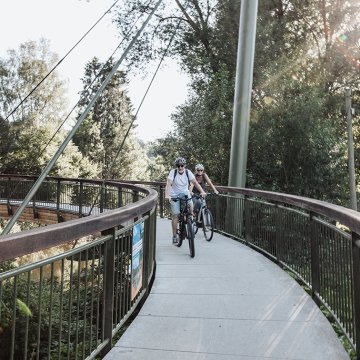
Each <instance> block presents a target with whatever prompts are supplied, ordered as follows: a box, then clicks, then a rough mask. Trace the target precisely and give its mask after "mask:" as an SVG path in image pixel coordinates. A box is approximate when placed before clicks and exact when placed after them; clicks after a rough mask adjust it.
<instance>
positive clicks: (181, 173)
mask: <svg viewBox="0 0 360 360" xmlns="http://www.w3.org/2000/svg"><path fill="white" fill-rule="evenodd" d="M175 166H176V169H172V170H170V172H169V175H168V177H167V181H166V187H165V199H168V200H169V201H170V206H171V227H172V233H173V243H174V244H176V243H177V242H178V238H177V234H176V228H177V224H178V221H179V219H178V216H179V214H180V201H173V200H172V198H176V197H180V198H183V197H185V196H188V197H190V191H189V185H190V184H191V185H192V187H195V188H196V189H197V190H198V191H199V193H200V194H201V196H203V197H205V196H206V193H205V191H204V190H203V188H202V187H201V186H200V185H199V183H198V182H197V181H196V179H195V176H194V174H193V173H192V172H191V171H190V170H188V169H185V166H186V160H185V159H184V158H182V157H178V158H177V159H176V160H175ZM190 204H191V205H190V206H191V207H192V203H191V202H190Z"/></svg>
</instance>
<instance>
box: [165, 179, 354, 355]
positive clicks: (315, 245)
mask: <svg viewBox="0 0 360 360" xmlns="http://www.w3.org/2000/svg"><path fill="white" fill-rule="evenodd" d="M217 188H218V190H221V195H220V196H217V197H211V198H209V200H208V205H209V207H210V209H211V210H212V213H213V215H214V220H215V227H216V231H218V232H220V233H223V234H224V235H227V236H230V237H232V238H234V239H236V240H238V241H241V242H243V243H245V244H247V245H248V246H250V247H251V248H253V249H255V250H257V251H259V252H261V253H262V254H264V255H265V256H267V257H269V258H270V259H272V260H273V261H275V262H276V263H277V264H278V265H279V266H281V267H282V268H284V269H287V270H289V271H291V272H292V273H293V274H295V275H296V277H297V278H298V279H299V280H300V281H301V282H302V283H303V284H304V285H306V287H308V288H309V289H310V293H311V295H312V297H313V299H314V301H315V302H316V303H317V304H318V305H319V306H320V305H322V306H324V307H325V308H326V309H327V310H328V312H330V314H331V315H332V317H333V319H334V320H335V321H336V322H337V324H338V326H339V327H340V329H341V330H342V332H343V334H344V335H345V336H346V338H347V339H348V342H349V344H350V345H351V346H352V347H353V349H354V351H355V352H356V353H357V359H360V351H359V349H360V213H358V212H356V211H354V210H351V209H347V208H344V207H341V206H337V205H333V204H330V203H326V202H323V201H317V200H313V199H309V198H304V197H299V196H292V195H288V194H280V193H273V192H267V191H261V190H252V189H239V188H230V187H225V186H217ZM158 191H159V193H160V194H161V193H163V189H161V190H160V189H159V190H158ZM163 199H164V198H163V197H162V200H163ZM159 205H160V209H162V213H161V216H167V214H168V213H167V206H166V203H165V202H164V203H163V204H162V205H161V204H159Z"/></svg>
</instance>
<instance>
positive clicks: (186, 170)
mask: <svg viewBox="0 0 360 360" xmlns="http://www.w3.org/2000/svg"><path fill="white" fill-rule="evenodd" d="M185 173H186V176H187V178H188V183H189V185H190V180H189V173H188V169H185ZM176 174H177V169H175V171H174V178H173V181H174V180H175V176H176Z"/></svg>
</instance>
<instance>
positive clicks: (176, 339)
mask: <svg viewBox="0 0 360 360" xmlns="http://www.w3.org/2000/svg"><path fill="white" fill-rule="evenodd" d="M195 247H196V255H195V258H193V259H192V258H190V256H189V247H188V244H187V242H184V244H183V245H182V247H181V248H177V247H175V246H173V245H172V244H171V232H170V221H169V220H165V219H158V225H157V255H156V259H157V271H156V279H155V282H154V285H153V288H152V290H151V293H150V295H149V297H148V298H147V300H146V302H145V304H144V306H143V307H142V309H141V311H140V313H139V314H138V316H137V317H136V319H135V320H134V321H133V322H132V324H131V325H130V327H129V328H128V329H127V330H126V332H125V333H124V335H123V336H122V337H121V339H120V340H119V341H118V343H117V344H116V345H115V347H114V348H113V349H112V350H111V351H110V353H109V354H108V355H107V356H106V357H105V359H106V360H114V359H119V360H123V359H126V360H235V359H238V360H260V359H304V360H305V359H306V360H310V359H314V360H322V359H324V360H325V359H326V360H331V359H334V360H342V359H349V357H348V355H347V353H346V352H345V350H344V349H343V347H342V345H341V343H340V341H339V340H338V338H337V336H336V334H335V332H334V331H333V329H332V327H331V325H330V323H329V322H328V321H327V320H326V318H325V317H324V315H323V314H322V313H321V311H320V310H319V308H318V307H317V306H316V305H315V303H314V302H313V300H312V299H311V297H309V296H308V295H307V294H306V293H305V292H304V291H303V289H302V288H301V287H300V286H299V285H298V284H297V283H296V282H295V281H294V280H293V279H292V278H291V277H290V276H289V275H288V274H287V273H286V272H284V271H282V270H281V269H280V268H279V267H278V266H277V265H275V264H274V263H272V262H271V261H270V260H268V259H267V258H265V257H264V256H262V255H260V254H259V253H257V252H255V251H253V250H251V249H250V248H248V247H247V246H245V245H242V244H240V243H238V242H236V241H234V240H232V239H229V238H226V237H224V236H221V235H218V234H214V238H213V240H212V241H211V242H207V241H206V240H205V239H204V237H203V234H202V232H201V231H199V233H198V234H197V235H196V239H195Z"/></svg>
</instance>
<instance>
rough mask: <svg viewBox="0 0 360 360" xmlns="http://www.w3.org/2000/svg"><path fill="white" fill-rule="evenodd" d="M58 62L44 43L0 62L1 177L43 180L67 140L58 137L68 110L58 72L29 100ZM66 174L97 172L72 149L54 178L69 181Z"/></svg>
mask: <svg viewBox="0 0 360 360" xmlns="http://www.w3.org/2000/svg"><path fill="white" fill-rule="evenodd" d="M56 61H57V55H56V54H54V53H52V52H51V51H50V48H49V43H48V41H46V40H44V39H42V40H40V41H39V43H36V42H34V41H29V42H26V43H24V44H22V45H20V47H19V50H18V51H16V50H9V51H8V58H6V59H0V99H1V102H0V129H1V132H0V138H1V147H0V172H2V173H22V174H29V175H38V174H40V173H41V171H42V169H43V167H44V166H45V164H46V163H47V162H48V161H49V160H50V158H51V157H52V156H53V154H54V153H55V152H56V151H57V147H58V146H59V144H61V142H62V141H63V139H64V138H65V136H66V132H65V131H64V130H61V131H56V130H57V128H58V126H59V124H61V123H62V122H63V118H64V117H65V113H64V108H65V104H66V100H65V91H66V88H65V84H64V83H63V82H62V81H61V80H60V78H59V77H58V75H57V73H56V71H54V72H52V73H51V74H50V75H49V76H48V78H47V79H46V80H45V81H44V82H43V83H42V84H41V86H39V87H38V88H37V89H36V90H35V91H33V92H32V94H31V95H30V96H28V95H29V94H30V92H31V91H32V90H33V89H34V88H35V86H36V85H37V84H39V83H40V82H41V81H42V80H43V79H44V78H45V76H46V75H47V74H48V73H49V72H50V69H51V68H52V67H53V66H54V64H55V62H56ZM26 97H27V99H26V100H25V98H26ZM22 100H24V101H23V102H22V103H21V101H22ZM20 103H21V105H20V106H19V107H18V108H17V109H16V110H15V111H14V109H15V108H16V107H17V106H18V105H19V104H20ZM11 112H12V114H11V116H9V114H10V113H11ZM52 137H53V140H52V142H51V143H49V140H50V139H51V138H52ZM80 163H81V165H82V166H79V164H80ZM85 164H86V165H87V166H88V167H87V168H86V169H85V166H84V165H85ZM62 169H66V175H69V176H76V175H78V176H82V175H84V174H94V173H95V169H96V167H95V166H94V164H91V162H90V161H88V160H87V159H85V158H83V157H82V156H81V154H80V153H79V151H78V150H77V148H75V147H74V146H73V145H71V144H70V145H69V148H68V149H66V150H65V152H64V154H63V155H62V157H61V158H60V159H59V160H58V162H57V164H56V165H55V167H54V168H53V169H52V171H51V173H50V174H51V175H64V173H61V170H62Z"/></svg>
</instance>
